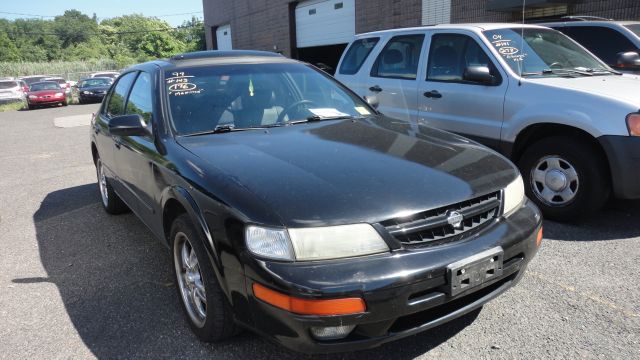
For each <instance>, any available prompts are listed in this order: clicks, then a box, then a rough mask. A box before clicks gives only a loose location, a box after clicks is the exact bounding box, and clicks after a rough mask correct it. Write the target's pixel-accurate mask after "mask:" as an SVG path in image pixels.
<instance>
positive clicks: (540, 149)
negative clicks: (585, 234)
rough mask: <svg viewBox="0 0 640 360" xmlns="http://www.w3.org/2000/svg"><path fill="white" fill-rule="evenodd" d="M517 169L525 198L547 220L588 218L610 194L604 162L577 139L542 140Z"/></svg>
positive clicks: (550, 138) (589, 147)
mask: <svg viewBox="0 0 640 360" xmlns="http://www.w3.org/2000/svg"><path fill="white" fill-rule="evenodd" d="M518 167H519V168H520V172H521V173H522V178H523V180H524V184H525V191H526V193H527V196H528V197H529V199H531V200H532V201H533V202H535V203H536V205H538V207H540V209H541V210H542V213H543V214H544V216H545V218H548V219H552V220H557V221H570V220H578V219H581V218H584V217H586V216H589V215H591V214H593V213H595V212H596V211H598V210H600V208H602V206H603V205H604V203H605V202H606V201H607V199H608V198H609V194H610V193H611V186H610V184H609V180H608V179H609V176H608V170H607V165H606V160H605V159H604V158H603V156H602V154H601V153H600V152H599V151H598V149H597V148H595V147H594V146H593V145H592V144H589V143H588V142H586V141H583V140H580V139H578V138H574V137H569V136H554V137H548V138H544V139H541V140H539V141H537V142H535V143H534V144H533V145H531V146H530V147H529V148H528V149H527V150H526V151H525V152H524V154H523V155H522V157H521V158H520V160H519V161H518Z"/></svg>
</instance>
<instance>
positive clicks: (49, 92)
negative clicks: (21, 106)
mask: <svg viewBox="0 0 640 360" xmlns="http://www.w3.org/2000/svg"><path fill="white" fill-rule="evenodd" d="M27 103H28V105H29V109H34V108H36V107H38V106H43V105H62V106H67V95H66V94H65V92H64V90H63V89H61V88H60V85H59V84H58V83H56V82H53V81H42V82H36V83H33V84H31V86H30V87H29V92H28V93H27Z"/></svg>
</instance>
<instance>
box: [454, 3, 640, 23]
mask: <svg viewBox="0 0 640 360" xmlns="http://www.w3.org/2000/svg"><path fill="white" fill-rule="evenodd" d="M567 2H568V3H570V2H571V1H567ZM486 8H487V0H451V22H452V23H463V22H493V21H495V22H520V21H522V13H520V12H495V11H487V10H485V9H486ZM567 15H585V16H600V17H604V18H610V19H616V20H640V0H575V1H573V3H570V4H568V6H567Z"/></svg>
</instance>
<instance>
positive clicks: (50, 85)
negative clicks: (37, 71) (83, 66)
mask: <svg viewBox="0 0 640 360" xmlns="http://www.w3.org/2000/svg"><path fill="white" fill-rule="evenodd" d="M29 89H30V90H31V91H40V90H60V85H58V83H54V82H41V83H35V84H31V86H30V87H29Z"/></svg>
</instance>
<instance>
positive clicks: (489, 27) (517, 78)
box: [336, 24, 640, 220]
mask: <svg viewBox="0 0 640 360" xmlns="http://www.w3.org/2000/svg"><path fill="white" fill-rule="evenodd" d="M522 35H523V36H522ZM336 77H337V78H338V79H339V80H340V81H342V82H343V83H345V84H346V85H348V86H349V87H351V89H353V90H354V91H355V92H356V93H357V94H359V95H361V96H363V97H365V98H366V99H367V100H368V101H369V102H370V103H371V104H374V105H375V104H377V105H378V110H380V111H381V112H382V113H384V114H386V115H388V116H389V117H391V118H397V119H404V120H408V121H410V122H412V123H413V124H414V125H415V126H423V125H428V126H433V127H437V128H440V129H443V130H448V131H451V132H455V133H458V134H461V135H464V136H466V137H468V138H471V139H474V140H477V141H478V142H480V143H483V144H485V145H488V146H490V147H492V148H494V149H495V150H497V151H499V152H500V153H502V154H504V155H505V156H507V157H509V158H511V159H512V160H513V161H514V162H516V163H517V164H518V166H519V167H520V170H521V172H522V175H523V177H524V179H525V182H526V183H527V187H526V188H527V194H528V196H529V197H530V198H531V199H532V200H534V201H535V202H536V203H537V204H538V205H539V206H540V207H541V208H542V210H543V212H544V213H545V215H546V216H547V217H548V218H553V219H558V220H568V219H573V218H576V217H580V216H582V215H586V214H589V213H591V212H593V211H595V210H597V209H599V208H600V207H601V206H602V205H603V204H604V202H605V201H606V200H607V198H608V197H609V195H610V194H611V193H613V194H614V195H615V196H617V197H620V198H640V181H638V177H639V176H640V170H639V169H640V112H639V109H640V91H638V89H640V78H639V77H638V76H621V75H620V74H619V73H618V72H616V71H614V70H612V69H611V68H610V67H609V66H607V65H606V64H604V63H603V62H602V61H601V60H599V59H598V58H596V57H595V56H593V55H592V54H591V53H589V52H588V51H587V50H585V49H584V48H583V47H582V46H580V45H579V44H577V43H576V42H575V41H573V40H571V39H570V38H568V37H567V36H565V35H563V34H562V33H560V32H558V31H556V30H552V29H549V28H545V27H541V26H534V25H525V26H522V25H516V24H470V25H461V24H455V25H438V26H430V27H418V28H406V29H395V30H386V31H379V32H373V33H367V34H360V35H357V36H356V37H355V38H354V39H353V41H352V42H351V43H350V45H349V46H348V47H347V49H346V51H345V53H344V54H343V55H342V58H341V60H340V63H339V64H338V71H337V72H336ZM478 181H482V179H478Z"/></svg>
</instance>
